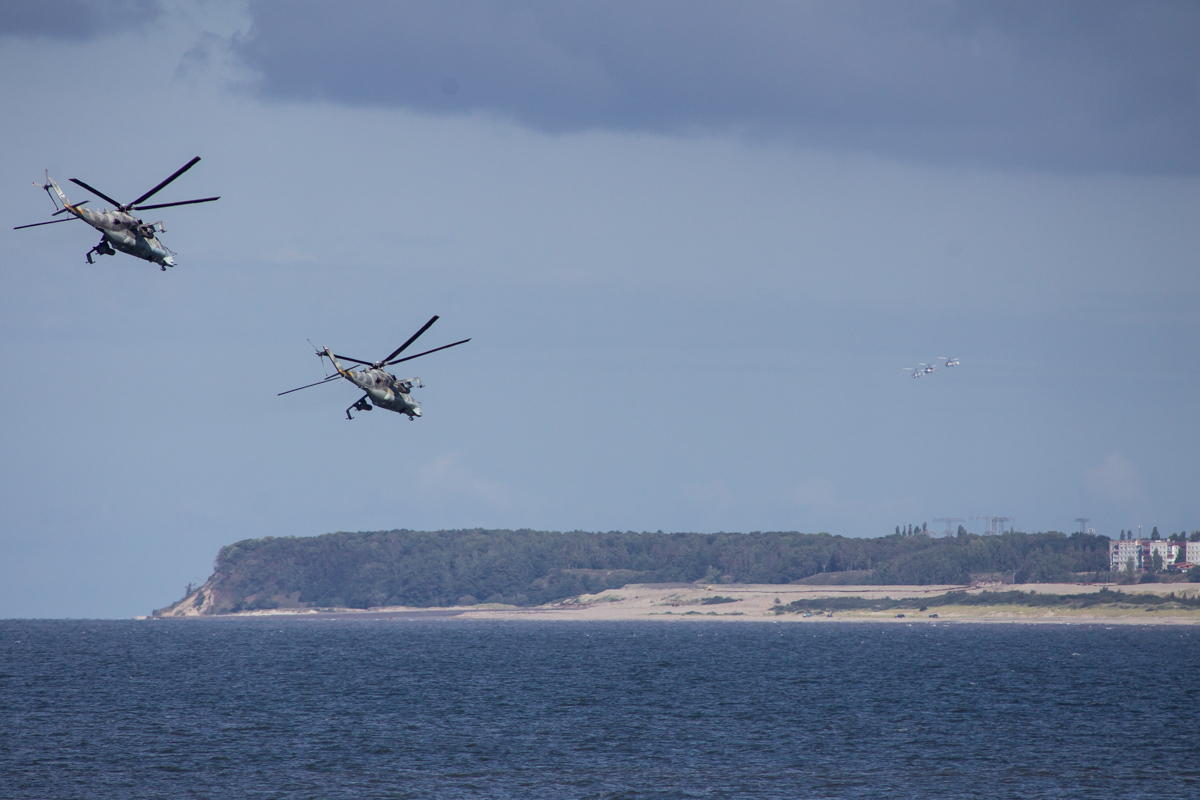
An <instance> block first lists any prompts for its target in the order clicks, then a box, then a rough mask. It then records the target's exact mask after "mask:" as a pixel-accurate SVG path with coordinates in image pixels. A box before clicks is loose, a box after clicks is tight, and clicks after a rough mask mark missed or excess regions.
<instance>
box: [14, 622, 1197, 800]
mask: <svg viewBox="0 0 1200 800" xmlns="http://www.w3.org/2000/svg"><path fill="white" fill-rule="evenodd" d="M1198 667H1200V630H1197V631H1193V630H1192V629H1190V628H1183V627H1179V628H1172V627H1154V628H1150V627H1147V628H1134V627H1113V628H1111V629H1105V628H1104V627H1076V626H1073V627H1064V626H1046V627H1032V626H1021V625H1009V626H998V625H997V626H986V625H939V626H936V627H931V626H929V625H924V624H922V625H915V626H912V627H908V626H903V625H867V624H862V625H859V624H838V625H825V624H818V625H810V624H784V625H775V624H768V623H763V624H758V623H745V624H720V623H694V624H693V623H648V622H639V623H624V624H606V623H577V624H570V623H529V622H526V623H470V622H463V621H459V620H447V621H438V622H427V621H426V622H400V621H392V622H388V621H375V622H366V621H363V622H358V621H354V622H349V621H334V622H330V621H316V620H290V621H279V620H275V621H270V620H261V619H260V620H248V621H171V622H149V621H147V622H132V621H129V622H125V621H113V622H79V621H3V622H0V796H2V797H5V798H8V797H20V798H45V797H52V798H90V799H92V800H94V799H95V798H113V797H119V798H127V797H129V798H140V797H145V798H166V797H214V798H270V797H279V798H358V797H371V798H376V797H378V798H462V797H496V798H510V797H511V798H601V797H603V798H867V797H869V798H884V797H888V798H920V797H925V798H942V797H945V798H975V797H979V798H1001V797H1012V798H1017V797H1019V798H1036V797H1095V798H1113V797H1121V798H1194V797H1200V734H1198V731H1200V725H1198V724H1197V721H1198V717H1200V692H1198V690H1197V683H1198V681H1197V668H1198Z"/></svg>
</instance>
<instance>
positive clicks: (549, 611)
mask: <svg viewBox="0 0 1200 800" xmlns="http://www.w3.org/2000/svg"><path fill="white" fill-rule="evenodd" d="M1102 590H1108V591H1112V592H1114V593H1115V592H1117V591H1120V592H1122V593H1123V594H1125V595H1135V594H1136V595H1143V594H1154V595H1159V596H1163V597H1166V596H1168V595H1171V594H1172V593H1173V594H1174V596H1175V597H1189V598H1192V597H1200V584H1194V583H1171V584H1163V583H1147V584H1131V585H1128V586H1120V585H1115V584H1022V585H1011V584H1010V585H987V586H975V587H969V586H802V585H795V584H784V585H772V584H766V585H744V584H713V585H711V586H703V585H690V584H689V585H682V584H672V585H667V584H630V585H628V586H625V587H622V588H620V589H611V590H608V591H605V592H602V593H599V594H594V595H582V596H580V597H577V598H571V599H569V600H567V601H564V602H561V603H554V604H549V605H544V606H535V607H519V606H506V605H499V604H479V605H473V606H450V607H444V608H412V607H406V606H386V607H379V608H369V609H351V608H328V609H307V608H305V609H297V608H288V609H282V608H281V609H272V610H258V611H242V612H238V613H236V614H221V615H199V614H179V615H170V616H162V617H156V619H211V620H221V619H225V620H228V619H259V618H274V619H279V618H281V617H287V618H293V619H341V620H355V619H357V620H382V621H388V620H395V621H411V620H418V619H425V620H443V621H454V620H494V621H516V620H526V621H564V622H589V621H593V622H624V621H646V620H659V621H662V620H667V621H706V622H714V621H719V622H776V623H806V624H834V623H853V622H887V623H893V624H909V625H911V624H913V623H918V622H920V623H925V624H938V623H985V624H998V623H1023V624H1037V625H1045V624H1060V625H1061V624H1066V625H1084V624H1091V625H1095V624H1103V625H1113V624H1121V625H1200V608H1195V609H1191V608H1156V607H1146V606H1135V605H1129V604H1123V603H1120V602H1114V603H1112V604H1104V605H1101V606H1091V607H1087V608H1062V607H1054V608H1046V607H1038V606H1017V605H955V604H946V605H940V604H939V605H934V606H929V607H927V608H925V609H924V610H922V606H926V605H927V602H923V601H931V600H935V599H940V598H943V597H945V595H947V594H948V593H950V592H963V593H965V594H969V595H977V594H980V593H982V592H985V591H990V592H1008V591H1020V592H1025V593H1029V592H1034V593H1039V594H1055V595H1080V594H1089V593H1094V592H1100V591H1102ZM838 598H843V599H844V598H863V599H866V600H881V601H882V600H885V599H886V600H890V601H893V604H894V607H892V608H888V609H886V610H871V609H854V610H833V612H832V615H827V614H826V613H825V612H824V611H816V610H814V611H810V612H807V613H808V615H807V616H806V615H805V613H803V612H792V611H785V612H783V613H778V612H777V610H776V600H777V599H778V601H779V603H780V604H782V605H786V604H788V603H791V602H793V601H796V600H805V601H810V603H811V602H816V603H818V604H819V601H820V600H822V599H830V600H836V599H838ZM908 600H911V601H912V602H911V603H908V602H906V601H908ZM897 602H898V603H899V604H898V605H895V603H897ZM910 606H911V607H910Z"/></svg>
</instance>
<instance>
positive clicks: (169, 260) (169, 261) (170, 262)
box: [163, 256, 175, 267]
mask: <svg viewBox="0 0 1200 800" xmlns="http://www.w3.org/2000/svg"><path fill="white" fill-rule="evenodd" d="M163 264H165V265H167V266H168V267H173V266H175V259H173V258H171V257H170V256H167V257H166V258H164V259H163Z"/></svg>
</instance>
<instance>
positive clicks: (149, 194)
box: [126, 156, 200, 208]
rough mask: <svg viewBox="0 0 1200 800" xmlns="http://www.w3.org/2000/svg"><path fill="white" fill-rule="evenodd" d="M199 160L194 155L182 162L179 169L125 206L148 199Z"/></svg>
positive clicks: (130, 206)
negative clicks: (187, 160)
mask: <svg viewBox="0 0 1200 800" xmlns="http://www.w3.org/2000/svg"><path fill="white" fill-rule="evenodd" d="M199 160H200V156H196V157H195V158H193V159H192V160H191V161H189V162H187V163H186V164H184V165H183V166H182V167H180V168H179V169H177V170H175V172H174V173H172V174H171V177H169V178H167V179H166V180H165V181H163V182H162V183H160V184H159V185H158V186H155V187H154V188H153V189H151V190H150V191H148V192H146V193H145V194H144V195H142V196H141V197H139V198H138V199H137V200H134V201H133V202H132V203H130V204H129V205H128V206H126V208H132V207H134V206H136V205H137V204H138V203H140V202H142V201H143V200H147V199H149V198H150V197H151V196H152V195H154V194H157V193H158V192H159V191H161V190H162V188H163V187H164V186H166V185H167V184H168V183H170V182H171V181H173V180H175V179H176V178H178V177H179V176H180V175H182V174H183V173H185V172H187V171H188V170H189V169H191V168H192V167H194V166H196V163H197V162H198V161H199Z"/></svg>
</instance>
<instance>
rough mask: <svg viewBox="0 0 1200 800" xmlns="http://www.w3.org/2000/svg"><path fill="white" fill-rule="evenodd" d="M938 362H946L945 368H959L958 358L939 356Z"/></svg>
mask: <svg viewBox="0 0 1200 800" xmlns="http://www.w3.org/2000/svg"><path fill="white" fill-rule="evenodd" d="M938 360H939V361H945V362H946V363H945V364H944V365H943V366H947V367H957V366H958V359H957V358H946V357H945V356H938Z"/></svg>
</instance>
